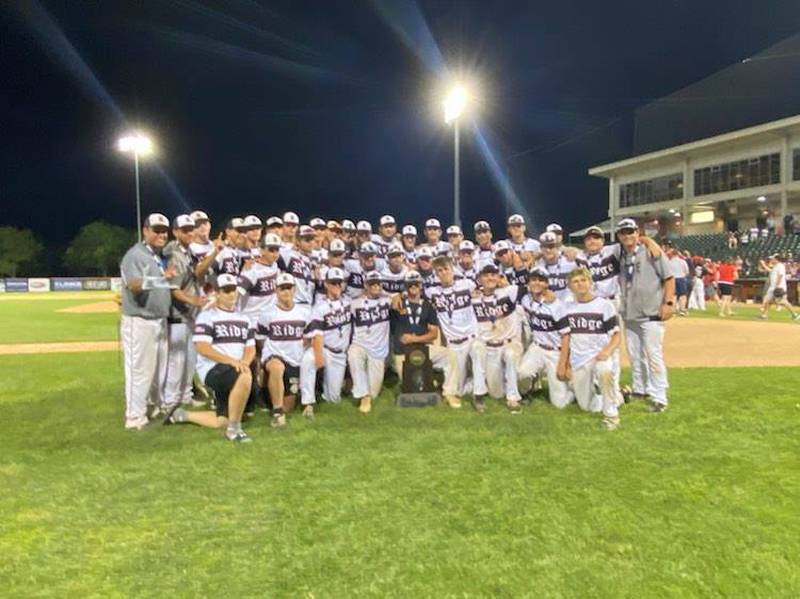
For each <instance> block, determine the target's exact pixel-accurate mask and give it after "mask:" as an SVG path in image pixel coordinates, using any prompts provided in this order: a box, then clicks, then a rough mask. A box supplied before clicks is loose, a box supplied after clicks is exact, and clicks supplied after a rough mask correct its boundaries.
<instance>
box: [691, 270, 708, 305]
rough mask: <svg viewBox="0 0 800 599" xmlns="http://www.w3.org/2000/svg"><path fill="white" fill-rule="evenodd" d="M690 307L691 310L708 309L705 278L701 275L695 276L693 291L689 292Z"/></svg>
mask: <svg viewBox="0 0 800 599" xmlns="http://www.w3.org/2000/svg"><path fill="white" fill-rule="evenodd" d="M689 309H690V310H705V309H706V287H705V285H704V284H703V279H701V278H700V277H695V278H694V284H693V285H692V291H691V293H690V294H689Z"/></svg>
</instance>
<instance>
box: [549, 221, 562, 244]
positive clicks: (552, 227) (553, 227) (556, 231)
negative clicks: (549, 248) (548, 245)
mask: <svg viewBox="0 0 800 599" xmlns="http://www.w3.org/2000/svg"><path fill="white" fill-rule="evenodd" d="M545 232H546V233H552V234H553V235H555V236H556V245H558V247H561V246H562V245H564V229H562V228H561V225H559V224H558V223H550V224H549V225H547V227H545Z"/></svg>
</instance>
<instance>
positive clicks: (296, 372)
mask: <svg viewBox="0 0 800 599" xmlns="http://www.w3.org/2000/svg"><path fill="white" fill-rule="evenodd" d="M273 358H274V359H275V360H279V361H280V362H282V363H283V395H284V397H288V396H290V395H299V394H300V367H299V366H292V365H291V364H289V363H287V362H286V361H285V360H284V359H283V358H281V357H280V356H269V357H268V358H267V359H266V360H264V368H266V364H267V362H269V361H270V360H272V359H273Z"/></svg>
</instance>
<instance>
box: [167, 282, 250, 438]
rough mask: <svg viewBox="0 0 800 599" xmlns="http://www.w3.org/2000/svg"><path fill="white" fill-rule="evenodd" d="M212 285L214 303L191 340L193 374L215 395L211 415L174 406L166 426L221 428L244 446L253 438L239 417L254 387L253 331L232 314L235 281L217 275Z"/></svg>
mask: <svg viewBox="0 0 800 599" xmlns="http://www.w3.org/2000/svg"><path fill="white" fill-rule="evenodd" d="M216 283H217V293H216V304H215V305H214V306H212V307H210V308H208V309H206V310H203V311H202V312H200V314H199V315H198V317H197V322H196V323H195V325H194V335H193V336H192V341H193V342H194V345H195V348H196V351H197V373H198V374H199V375H200V378H201V379H202V381H203V383H204V384H205V385H206V386H208V387H209V388H211V389H213V390H214V397H215V404H216V408H215V411H203V412H189V411H187V410H184V409H183V408H181V407H180V403H176V404H175V405H174V406H173V407H172V408H171V409H170V411H169V412H167V415H166V418H165V419H164V424H182V423H190V424H197V425H199V426H205V427H209V428H225V429H226V430H225V437H226V438H227V439H228V440H230V441H234V442H237V443H247V442H249V441H251V439H250V437H249V436H248V435H247V433H245V432H244V431H243V430H242V414H243V413H244V407H245V404H246V403H247V399H248V397H249V396H250V387H251V385H252V383H253V377H252V373H251V371H250V364H251V363H252V362H253V360H254V359H255V356H256V347H255V330H254V329H253V327H252V325H251V324H250V321H249V320H248V318H247V317H245V316H244V315H243V314H240V313H239V312H237V311H236V277H235V276H233V275H229V274H221V275H220V276H219V277H217V281H216Z"/></svg>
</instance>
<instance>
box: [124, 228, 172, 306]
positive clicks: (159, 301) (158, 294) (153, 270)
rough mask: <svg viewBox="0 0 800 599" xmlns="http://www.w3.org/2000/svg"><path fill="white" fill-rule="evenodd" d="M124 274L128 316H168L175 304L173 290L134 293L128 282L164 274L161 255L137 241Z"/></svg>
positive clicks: (126, 259) (125, 265)
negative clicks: (173, 303)
mask: <svg viewBox="0 0 800 599" xmlns="http://www.w3.org/2000/svg"><path fill="white" fill-rule="evenodd" d="M120 274H121V276H122V283H123V285H122V313H123V314H124V315H125V316H139V317H141V318H149V319H156V318H166V317H167V316H169V308H170V305H171V304H172V293H171V292H170V290H169V289H166V288H165V289H149V290H147V291H141V292H140V293H137V294H134V293H133V292H132V291H131V290H130V289H128V286H127V284H126V283H127V281H130V280H131V279H137V278H141V277H143V276H148V277H158V276H163V275H164V269H163V268H162V266H161V257H160V256H159V255H158V254H156V253H154V252H153V250H151V249H150V248H149V247H148V246H146V245H145V244H144V243H137V244H136V245H134V246H133V247H132V248H131V249H129V250H128V251H127V252H126V253H125V256H123V258H122V263H121V264H120Z"/></svg>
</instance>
